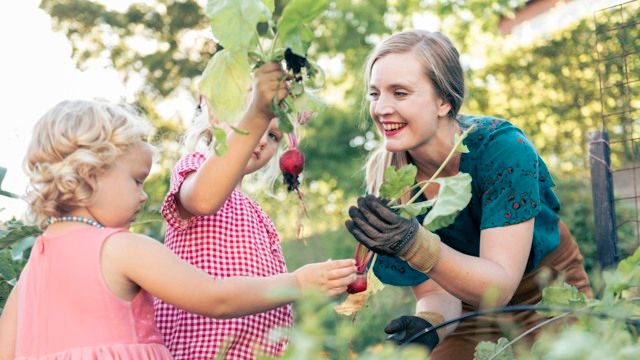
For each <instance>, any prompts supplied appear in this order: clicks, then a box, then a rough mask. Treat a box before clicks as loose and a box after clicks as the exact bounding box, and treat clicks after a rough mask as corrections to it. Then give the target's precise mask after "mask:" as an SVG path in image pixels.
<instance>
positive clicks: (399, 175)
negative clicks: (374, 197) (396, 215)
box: [380, 164, 418, 199]
mask: <svg viewBox="0 0 640 360" xmlns="http://www.w3.org/2000/svg"><path fill="white" fill-rule="evenodd" d="M417 174H418V168H417V167H415V165H412V164H409V165H405V166H403V167H401V168H400V169H397V170H396V168H394V167H393V166H389V167H387V168H386V169H385V171H384V183H383V184H382V186H380V196H381V197H384V198H388V199H397V198H399V197H400V195H402V194H403V193H404V192H405V191H406V190H407V187H410V186H411V185H413V183H414V181H415V180H416V175H417Z"/></svg>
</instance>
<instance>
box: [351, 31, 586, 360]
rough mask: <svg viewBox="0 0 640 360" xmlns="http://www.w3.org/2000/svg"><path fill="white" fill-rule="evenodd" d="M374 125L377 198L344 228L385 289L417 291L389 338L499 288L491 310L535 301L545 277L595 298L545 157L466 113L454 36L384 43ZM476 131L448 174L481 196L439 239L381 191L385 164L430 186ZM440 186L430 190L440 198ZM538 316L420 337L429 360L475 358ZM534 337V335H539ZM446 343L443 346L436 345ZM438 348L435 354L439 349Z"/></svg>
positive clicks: (511, 130) (372, 71)
mask: <svg viewBox="0 0 640 360" xmlns="http://www.w3.org/2000/svg"><path fill="white" fill-rule="evenodd" d="M365 79H366V85H367V88H368V100H369V110H370V114H371V118H372V119H373V121H374V123H375V125H376V127H377V128H378V130H379V132H380V134H381V135H382V137H383V142H382V145H381V147H380V148H379V149H377V150H376V151H375V152H374V153H372V155H371V156H370V158H369V160H368V163H367V167H366V180H367V190H368V193H369V194H370V195H367V196H366V197H363V198H360V199H359V200H358V206H357V207H352V208H350V210H349V215H350V217H351V219H350V220H348V221H347V223H346V226H347V228H348V229H349V231H350V232H351V234H353V236H354V237H355V238H356V240H358V241H359V242H361V243H363V244H364V245H365V246H366V247H368V248H369V249H371V250H373V251H375V252H377V253H378V254H380V255H381V256H379V257H378V261H376V263H375V266H374V271H375V274H376V275H377V276H378V277H379V278H380V279H381V280H382V281H383V282H385V283H388V284H393V285H398V286H411V287H412V289H413V292H414V294H415V296H416V299H417V304H416V314H415V315H408V316H402V317H400V318H397V319H394V320H393V321H391V322H390V323H389V324H388V325H387V327H386V328H385V332H387V334H390V335H391V338H392V339H394V340H396V341H397V342H399V343H404V342H405V341H407V340H409V339H410V338H412V337H413V335H417V334H418V332H420V331H421V330H423V329H425V328H426V327H429V326H431V325H437V324H440V323H442V322H443V321H444V320H445V319H451V318H453V317H457V316H458V315H459V314H460V312H461V311H462V312H468V311H472V310H475V309H477V308H478V307H479V306H480V304H481V303H482V302H483V297H484V296H485V295H486V294H487V291H488V290H489V291H490V292H492V294H493V301H492V303H491V304H490V305H500V306H501V305H507V304H535V303H536V302H538V301H539V300H540V298H541V291H540V289H539V288H538V282H537V281H536V278H537V275H539V274H540V273H541V272H542V271H543V270H544V269H545V268H547V269H550V270H551V274H552V275H553V276H554V277H555V276H558V274H559V273H560V272H562V273H564V275H563V276H564V277H565V281H567V282H568V283H570V284H572V285H574V286H576V287H577V288H578V289H579V290H580V291H582V292H584V293H585V294H587V295H591V290H590V288H589V281H588V279H587V275H586V273H585V271H584V268H583V264H582V256H581V254H580V251H579V250H578V247H577V245H576V243H575V241H574V239H573V237H572V236H571V234H570V233H569V232H568V230H567V229H566V227H565V226H564V225H563V224H562V222H560V221H559V218H558V210H559V207H560V204H559V202H558V199H557V197H556V195H555V194H554V192H553V189H552V188H553V185H554V184H553V180H552V178H551V175H550V174H549V172H548V170H547V167H546V166H545V164H544V162H543V160H542V159H541V158H540V157H539V156H538V154H537V153H536V150H535V149H534V148H533V146H532V144H531V142H530V141H529V140H528V139H527V138H526V136H525V135H524V133H523V132H522V131H521V130H519V129H518V128H516V127H515V126H513V125H512V124H510V123H509V122H508V121H505V120H501V119H497V118H493V117H490V116H468V115H460V114H459V113H458V112H459V110H460V107H461V105H462V102H463V100H464V76H463V71H462V67H461V65H460V61H459V55H458V51H457V50H456V48H455V47H454V46H453V44H452V43H451V41H450V40H449V39H448V38H447V37H446V36H444V35H442V34H440V33H437V32H428V31H420V30H413V31H405V32H401V33H397V34H394V35H392V36H391V37H389V38H388V39H386V40H384V41H383V42H382V43H381V44H380V45H379V46H378V47H377V48H375V49H374V50H373V52H372V53H371V55H370V57H369V59H368V63H367V66H366V74H365ZM472 125H473V126H475V127H474V129H475V130H472V132H471V133H470V134H469V135H468V137H467V138H466V139H465V141H464V143H465V145H466V146H467V147H468V148H469V152H468V153H456V155H455V157H454V158H453V159H452V161H450V162H449V163H448V165H447V166H446V167H445V169H444V171H442V173H441V174H440V175H439V176H440V177H446V176H452V175H455V174H457V173H458V172H459V171H463V172H465V173H468V174H470V175H471V176H472V179H473V180H472V198H471V201H470V203H469V204H468V205H467V207H466V208H464V209H463V210H462V211H461V212H460V214H459V215H458V216H457V218H456V219H455V222H454V223H453V224H451V225H450V226H448V227H445V228H443V229H440V230H438V231H436V232H435V233H432V232H429V231H427V230H426V229H424V228H423V227H422V226H420V222H421V221H422V219H423V217H424V215H422V216H419V217H418V218H417V219H412V220H406V219H403V218H401V217H399V216H397V215H396V214H395V213H394V212H393V211H391V210H390V209H389V207H388V206H387V203H386V202H385V201H384V199H380V198H379V197H377V196H375V195H377V194H378V193H379V189H380V185H381V183H382V180H383V174H384V169H385V168H386V167H387V166H395V167H401V166H403V165H405V164H409V163H410V164H414V165H415V166H416V167H417V169H418V173H417V176H416V179H415V180H416V181H417V182H419V181H423V180H428V179H430V178H431V176H432V175H433V174H434V173H435V171H436V170H437V169H438V168H439V167H440V165H441V164H442V163H443V162H444V160H445V158H446V156H447V155H448V154H449V152H450V151H451V150H452V148H453V145H454V136H455V135H456V134H461V132H462V131H463V130H465V129H467V128H469V127H470V126H472ZM438 190H439V188H438V185H437V184H432V185H430V186H429V187H428V188H427V191H426V193H425V194H424V195H423V196H422V200H426V199H432V198H434V197H435V196H436V195H437V193H438ZM539 321H540V317H539V316H537V315H536V314H535V313H533V312H527V313H518V314H516V315H513V316H511V315H509V316H500V317H482V318H475V319H473V320H468V321H464V322H462V323H460V324H459V325H458V327H457V328H456V329H455V331H454V329H453V328H452V327H451V326H450V327H446V328H441V329H440V330H439V331H438V332H437V333H436V332H431V333H428V334H426V335H422V336H420V337H417V338H416V339H414V340H413V342H415V343H418V344H421V345H424V346H426V347H427V348H429V349H433V354H432V356H431V359H472V358H473V352H474V348H475V346H476V344H477V343H478V342H479V341H483V340H489V341H496V340H497V339H498V338H499V337H500V336H501V331H500V324H505V323H508V324H510V325H511V326H513V325H517V326H521V327H522V330H526V329H529V328H530V327H532V326H534V325H535V324H536V323H537V322H539ZM530 338H531V337H530ZM438 344H439V345H438ZM436 345H437V347H436Z"/></svg>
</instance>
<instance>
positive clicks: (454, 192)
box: [380, 126, 474, 231]
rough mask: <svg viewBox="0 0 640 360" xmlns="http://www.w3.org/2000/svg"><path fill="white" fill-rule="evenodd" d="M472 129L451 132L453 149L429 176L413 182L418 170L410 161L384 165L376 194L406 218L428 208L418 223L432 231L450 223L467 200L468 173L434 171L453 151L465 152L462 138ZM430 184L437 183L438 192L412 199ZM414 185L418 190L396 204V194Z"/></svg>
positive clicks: (469, 193)
mask: <svg viewBox="0 0 640 360" xmlns="http://www.w3.org/2000/svg"><path fill="white" fill-rule="evenodd" d="M473 129H474V127H473V126H471V127H469V128H468V129H466V130H465V131H464V132H463V133H462V135H457V134H456V135H455V138H454V146H453V149H452V150H451V151H450V152H449V154H448V155H447V157H446V158H445V160H444V161H443V162H442V164H441V165H440V167H439V168H438V170H436V172H435V173H434V174H433V175H432V176H431V178H430V179H429V180H425V181H421V182H418V183H415V184H414V182H415V178H416V174H417V172H418V170H417V168H416V167H415V165H412V164H408V165H405V166H403V167H402V168H400V169H397V170H396V169H395V168H394V167H392V166H390V167H388V168H387V169H385V176H384V182H383V184H382V186H381V187H380V196H381V197H384V198H388V199H391V202H390V204H392V206H391V207H392V208H393V209H395V210H396V211H398V213H399V214H400V216H403V217H405V218H407V219H412V218H414V217H416V216H418V215H421V214H425V213H427V212H428V213H427V216H425V218H424V220H423V222H422V226H424V227H425V228H426V229H427V230H429V231H435V230H437V229H440V228H443V227H446V226H449V225H451V224H452V223H453V221H454V220H455V217H456V216H457V215H458V212H460V210H462V209H464V208H465V206H467V204H468V203H469V201H470V200H471V176H470V175H469V174H467V173H463V172H458V173H457V174H456V175H454V176H450V177H440V178H439V177H438V175H440V173H441V172H442V170H443V169H444V168H445V167H446V166H447V164H448V163H449V161H451V159H452V158H453V155H454V154H455V153H457V152H461V153H467V152H469V149H468V148H467V147H466V145H464V143H463V140H464V139H465V138H466V137H467V135H468V134H469V133H470V132H471V131H472V130H473ZM431 184H438V185H440V188H439V190H438V195H437V196H436V197H434V198H433V199H430V200H427V201H420V202H416V200H417V199H418V198H419V197H420V195H421V194H422V193H423V192H424V191H425V190H426V189H427V187H428V186H429V185H431ZM416 188H419V190H418V191H417V192H416V193H415V194H414V195H413V197H412V198H411V199H410V200H409V201H407V202H406V203H404V204H400V197H402V196H403V195H404V194H407V193H410V192H411V191H413V189H416Z"/></svg>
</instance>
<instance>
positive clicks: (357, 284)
mask: <svg viewBox="0 0 640 360" xmlns="http://www.w3.org/2000/svg"><path fill="white" fill-rule="evenodd" d="M365 290H367V274H366V273H358V274H356V279H355V280H354V281H353V282H352V283H351V284H349V285H348V286H347V292H348V293H349V294H356V293H359V292H363V291H365Z"/></svg>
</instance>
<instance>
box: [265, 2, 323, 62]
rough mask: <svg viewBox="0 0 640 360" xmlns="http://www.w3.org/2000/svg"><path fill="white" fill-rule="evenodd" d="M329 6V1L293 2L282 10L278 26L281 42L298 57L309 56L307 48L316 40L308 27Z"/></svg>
mask: <svg viewBox="0 0 640 360" xmlns="http://www.w3.org/2000/svg"><path fill="white" fill-rule="evenodd" d="M328 5H329V1H328V0H291V1H289V2H288V3H287V5H286V6H285V7H284V9H283V10H282V17H280V20H279V21H278V24H277V29H278V34H279V36H280V41H282V44H283V46H284V47H287V48H290V49H291V51H293V52H294V53H295V54H296V55H299V56H304V57H306V55H307V48H309V44H310V43H311V41H312V40H313V39H314V35H313V32H312V31H311V30H309V28H308V27H307V25H308V24H309V23H310V22H311V21H312V20H313V19H315V18H316V16H318V15H320V14H321V13H322V12H323V11H324V10H325V9H327V7H328Z"/></svg>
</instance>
